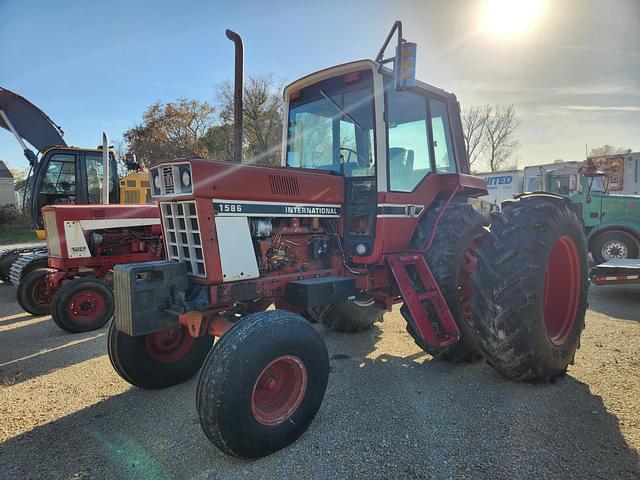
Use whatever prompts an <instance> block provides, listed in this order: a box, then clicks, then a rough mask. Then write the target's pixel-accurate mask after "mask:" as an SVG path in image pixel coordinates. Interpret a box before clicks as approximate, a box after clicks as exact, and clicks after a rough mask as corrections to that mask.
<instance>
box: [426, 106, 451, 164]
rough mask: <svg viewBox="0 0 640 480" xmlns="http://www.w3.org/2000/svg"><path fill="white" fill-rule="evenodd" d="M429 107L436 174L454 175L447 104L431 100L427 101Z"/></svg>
mask: <svg viewBox="0 0 640 480" xmlns="http://www.w3.org/2000/svg"><path fill="white" fill-rule="evenodd" d="M429 106H430V107H431V131H432V132H433V151H434V153H435V158H436V171H437V172H438V173H455V171H456V160H455V157H454V155H453V143H452V141H451V129H450V128H449V116H448V114H447V104H446V103H444V102H441V101H440V100H436V99H433V98H432V99H430V100H429Z"/></svg>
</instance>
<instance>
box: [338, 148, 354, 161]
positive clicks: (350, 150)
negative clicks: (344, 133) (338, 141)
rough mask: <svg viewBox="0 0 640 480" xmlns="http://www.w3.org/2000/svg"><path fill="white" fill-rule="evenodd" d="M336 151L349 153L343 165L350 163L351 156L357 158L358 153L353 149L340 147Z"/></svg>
mask: <svg viewBox="0 0 640 480" xmlns="http://www.w3.org/2000/svg"><path fill="white" fill-rule="evenodd" d="M338 150H345V151H347V152H349V155H348V156H347V159H346V160H345V161H344V162H343V163H351V162H350V160H351V155H355V156H356V158H358V152H356V151H355V150H354V149H353V148H349V147H340V148H339V149H338Z"/></svg>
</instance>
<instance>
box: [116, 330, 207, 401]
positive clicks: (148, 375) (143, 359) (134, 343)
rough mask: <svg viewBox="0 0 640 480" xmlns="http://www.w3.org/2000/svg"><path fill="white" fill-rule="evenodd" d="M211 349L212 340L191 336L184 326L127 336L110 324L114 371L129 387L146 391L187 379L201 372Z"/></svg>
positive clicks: (205, 337) (169, 385)
mask: <svg viewBox="0 0 640 480" xmlns="http://www.w3.org/2000/svg"><path fill="white" fill-rule="evenodd" d="M212 346H213V339H212V338H211V337H209V336H204V337H192V336H191V335H189V333H188V332H187V329H186V328H185V327H183V326H180V327H177V328H174V329H172V330H166V331H162V332H156V333H150V334H148V335H142V336H139V337H130V336H129V335H127V334H126V333H122V332H121V331H120V330H118V329H117V328H116V326H115V322H111V325H110V326H109V336H108V338H107V350H108V353H109V360H111V365H112V366H113V368H114V370H115V371H116V372H117V373H118V375H120V376H121V377H122V378H123V379H124V380H126V381H127V382H129V383H130V384H132V385H135V386H136V387H140V388H144V389H147V390H156V389H159V388H166V387H171V386H173V385H178V384H179V383H182V382H185V381H187V380H189V379H190V378H191V377H193V375H195V373H196V372H197V371H198V370H200V367H201V366H202V362H204V359H205V358H206V356H207V354H208V353H209V350H211V348H212Z"/></svg>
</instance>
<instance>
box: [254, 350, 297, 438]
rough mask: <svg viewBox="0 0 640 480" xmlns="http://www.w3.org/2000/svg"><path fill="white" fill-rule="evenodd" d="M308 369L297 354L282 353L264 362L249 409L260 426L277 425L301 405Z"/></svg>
mask: <svg viewBox="0 0 640 480" xmlns="http://www.w3.org/2000/svg"><path fill="white" fill-rule="evenodd" d="M307 384H308V377H307V368H306V367H305V366H304V363H302V360H300V359H299V358H298V357H295V356H293V355H284V356H282V357H278V358H276V359H275V360H274V361H272V362H271V363H270V364H269V365H267V366H266V367H265V368H264V369H263V370H262V372H260V375H259V376H258V379H257V380H256V383H255V384H254V385H253V392H252V394H251V411H252V412H253V416H254V417H255V419H256V420H257V421H258V422H260V423H262V424H263V425H278V424H280V423H282V422H284V421H285V420H287V419H288V418H289V417H291V415H293V414H294V412H295V411H296V410H297V409H298V407H299V406H300V403H302V399H303V398H304V394H305V393H306V391H307Z"/></svg>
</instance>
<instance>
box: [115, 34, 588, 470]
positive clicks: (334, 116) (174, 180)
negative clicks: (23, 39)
mask: <svg viewBox="0 0 640 480" xmlns="http://www.w3.org/2000/svg"><path fill="white" fill-rule="evenodd" d="M395 32H397V36H398V42H397V47H396V54H395V57H394V58H392V59H384V57H383V55H384V51H385V48H386V47H387V45H388V44H389V42H390V41H391V39H392V38H393V34H394V33H395ZM227 36H229V37H230V38H231V39H232V40H234V42H236V52H237V53H236V59H238V57H240V56H241V55H240V54H239V51H241V48H242V47H241V40H240V38H239V36H238V35H237V34H235V33H233V32H229V31H227ZM415 48H416V46H415V44H412V43H408V42H405V41H404V40H402V33H401V25H400V23H399V22H396V24H395V25H394V28H393V30H392V31H391V33H390V34H389V36H388V38H387V40H386V42H385V44H384V46H383V48H382V49H381V51H380V53H379V55H378V57H377V59H376V61H368V60H365V61H357V62H353V63H347V64H344V65H339V66H336V67H332V68H328V69H326V70H322V71H319V72H316V73H313V74H311V75H308V76H306V77H304V78H302V79H300V80H298V81H295V82H293V83H292V84H290V85H289V86H287V87H286V88H285V90H284V98H285V113H286V114H285V124H284V138H283V143H282V149H283V150H282V155H283V157H282V166H280V167H268V166H258V165H247V164H238V163H234V162H216V161H206V160H196V159H194V160H181V161H176V162H172V163H164V164H160V165H159V166H157V167H155V168H153V169H152V170H151V176H152V179H153V181H152V195H153V197H154V198H155V199H156V200H157V201H158V202H159V205H160V211H161V218H162V227H163V233H164V237H165V242H166V246H167V257H168V259H167V260H163V261H157V262H149V263H140V264H129V265H118V266H117V267H116V268H115V270H114V288H115V298H116V309H115V319H114V322H112V324H111V327H110V331H109V336H108V351H109V357H110V359H111V363H112V365H113V367H114V369H115V370H116V371H117V372H118V373H119V374H120V376H121V377H122V378H123V379H125V380H126V381H127V382H129V383H131V384H133V385H137V386H138V387H141V388H145V389H157V388H163V387H168V386H170V385H175V384H178V383H180V382H183V381H185V380H187V379H188V378H190V377H191V376H192V375H194V374H195V373H196V372H197V371H198V370H200V369H201V372H200V377H199V380H198V385H197V392H196V406H197V411H198V414H199V417H200V423H201V426H202V429H203V430H204V433H205V434H206V436H207V437H208V438H209V440H211V441H212V442H213V443H214V444H215V445H216V446H217V447H219V448H220V449H221V450H222V451H224V452H226V453H227V454H230V455H236V456H241V457H249V458H250V457H261V456H264V455H268V454H270V453H272V452H274V451H276V450H278V449H281V448H283V447H285V446H286V445H288V444H290V443H291V442H293V441H294V440H295V439H296V438H298V437H299V436H300V435H301V433H302V432H304V431H305V430H306V429H307V427H308V426H309V424H310V423H311V421H312V420H313V418H314V416H315V415H316V412H317V411H318V409H319V407H320V404H321V403H322V399H323V396H324V393H325V390H326V388H327V380H328V373H329V361H328V355H327V349H326V347H325V344H324V342H323V340H322V338H321V336H320V335H319V333H318V332H317V330H316V329H315V328H314V327H313V326H312V322H311V321H310V319H314V320H316V321H319V322H322V323H324V324H326V325H327V326H329V327H333V328H335V329H337V330H342V331H358V330H362V329H364V328H367V327H370V326H371V325H372V324H373V322H375V321H378V320H380V319H381V317H382V315H383V313H384V312H385V311H388V310H390V309H391V307H392V306H393V305H398V304H402V308H401V309H400V311H401V313H402V315H403V316H404V318H405V319H406V321H407V330H408V332H409V333H410V335H411V336H412V337H413V338H414V339H415V341H416V343H417V344H418V345H419V346H420V347H421V348H422V349H424V350H425V351H426V352H428V353H430V354H431V355H433V356H437V357H440V358H443V359H450V360H472V359H474V358H478V357H484V358H485V359H486V360H487V361H488V362H489V363H490V364H491V365H492V366H493V367H494V368H495V369H496V370H498V371H499V372H500V373H502V374H503V375H505V376H506V377H508V378H510V379H514V380H529V381H544V382H547V381H554V380H555V379H557V378H559V377H561V376H563V375H564V374H565V373H566V370H567V366H568V365H569V364H570V363H571V362H573V359H574V354H575V351H576V348H577V347H578V343H579V339H580V335H581V331H582V329H583V325H584V315H585V308H586V295H587V288H588V282H587V271H586V252H585V238H584V234H583V232H582V228H581V225H580V221H579V219H578V217H577V216H576V214H575V212H574V211H573V209H572V207H571V203H570V202H569V201H568V200H565V199H563V198H562V197H559V196H555V195H550V194H549V195H541V194H538V195H525V196H522V197H520V198H517V199H515V200H512V201H509V202H507V203H505V204H504V206H503V209H502V212H499V213H494V214H492V216H491V217H490V218H485V217H484V216H483V215H482V214H480V213H479V212H478V210H476V208H474V204H475V203H476V202H475V201H474V199H475V197H478V196H481V195H484V194H486V185H485V182H484V180H483V179H481V178H477V177H473V176H470V175H468V171H469V167H468V161H467V156H466V153H465V148H464V142H463V135H462V128H461V122H460V112H459V104H458V102H457V100H456V97H455V96H454V95H453V94H451V93H448V92H446V91H444V90H441V89H439V88H435V87H432V86H430V85H427V84H426V83H422V82H419V81H415V80H414V78H413V70H414V68H415V63H414V62H415ZM391 61H393V69H388V68H385V65H386V64H387V63H390V62H391ZM241 68H242V65H241V62H238V61H236V92H238V93H240V92H241V91H242V87H241V82H239V80H241V78H242V72H241ZM239 83H240V87H239V88H238V84H239ZM236 107H237V108H236V116H235V119H236V122H235V127H236V134H237V137H236V138H241V134H242V133H241V125H240V122H239V120H240V118H241V112H242V106H241V98H240V95H237V96H236ZM239 149H240V143H238V142H236V152H235V158H236V159H238V158H239V156H240V152H239ZM183 177H185V178H186V177H189V178H190V179H192V182H190V185H189V186H188V187H185V186H184V183H181V179H182V178H183ZM212 337H218V338H217V341H216V342H215V344H214V342H213V340H212ZM380 381H381V382H384V379H380Z"/></svg>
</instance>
